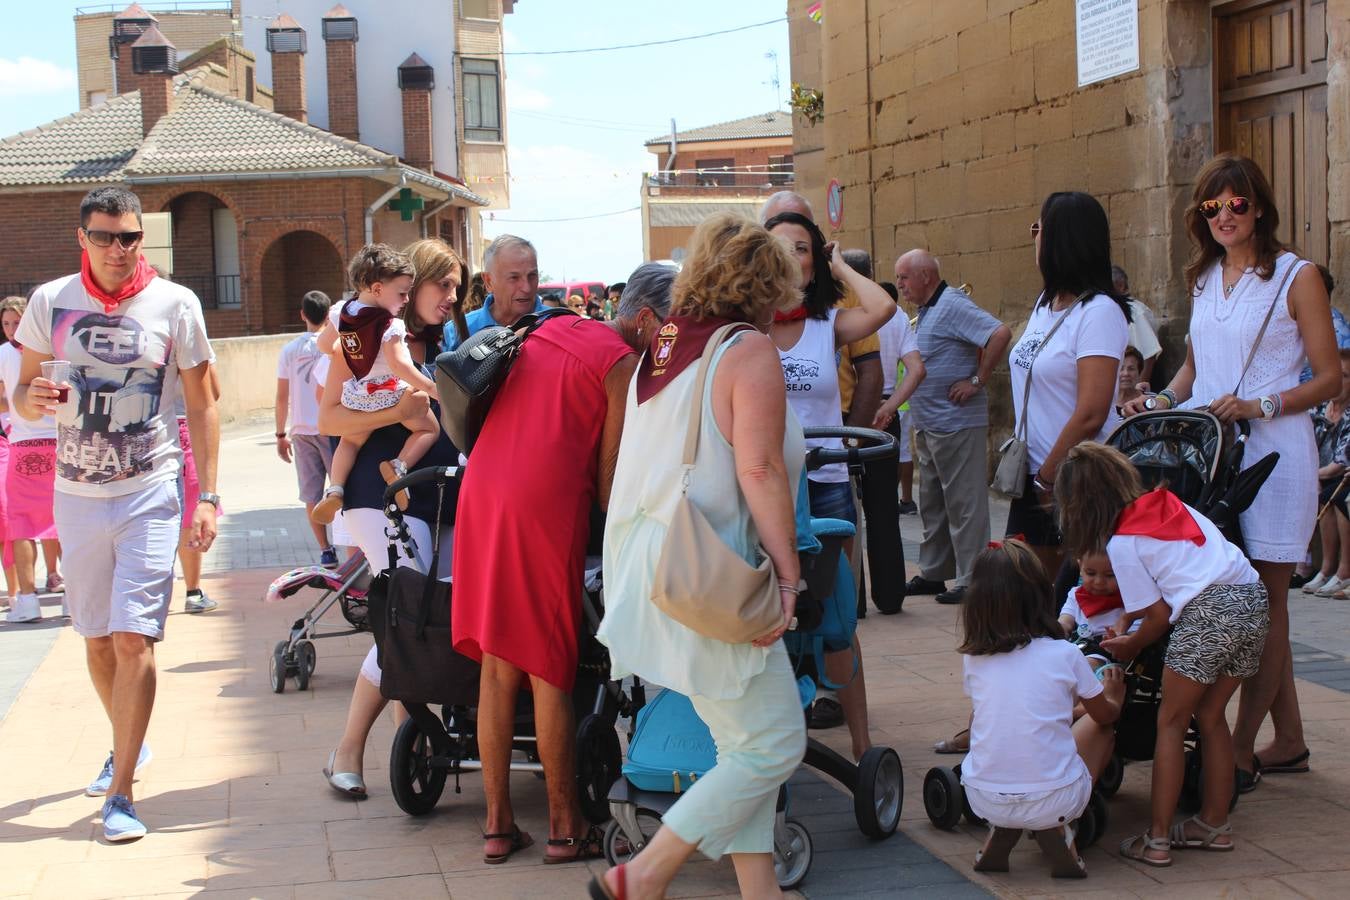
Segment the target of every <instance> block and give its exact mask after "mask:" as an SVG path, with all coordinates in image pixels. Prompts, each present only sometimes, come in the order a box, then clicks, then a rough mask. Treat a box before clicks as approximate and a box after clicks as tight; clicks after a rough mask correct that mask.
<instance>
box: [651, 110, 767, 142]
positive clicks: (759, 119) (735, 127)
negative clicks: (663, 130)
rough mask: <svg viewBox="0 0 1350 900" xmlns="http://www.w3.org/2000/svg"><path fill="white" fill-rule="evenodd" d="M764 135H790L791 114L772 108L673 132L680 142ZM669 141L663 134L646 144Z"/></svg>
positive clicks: (727, 139) (735, 138) (762, 136)
mask: <svg viewBox="0 0 1350 900" xmlns="http://www.w3.org/2000/svg"><path fill="white" fill-rule="evenodd" d="M765 137H792V116H790V115H788V114H787V113H785V112H779V111H778V110H774V111H773V112H769V113H760V114H759V115H757V116H746V117H745V118H744V119H732V120H731V121H730V122H718V123H717V124H716V125H704V126H702V127H701V128H691V129H689V130H688V131H677V132H675V140H676V142H677V143H682V144H687V143H695V142H698V141H734V140H741V139H745V138H765ZM669 142H670V135H668V134H663V135H660V136H659V137H654V138H652V139H651V140H649V141H647V143H646V146H648V147H650V146H652V145H653V144H665V143H669Z"/></svg>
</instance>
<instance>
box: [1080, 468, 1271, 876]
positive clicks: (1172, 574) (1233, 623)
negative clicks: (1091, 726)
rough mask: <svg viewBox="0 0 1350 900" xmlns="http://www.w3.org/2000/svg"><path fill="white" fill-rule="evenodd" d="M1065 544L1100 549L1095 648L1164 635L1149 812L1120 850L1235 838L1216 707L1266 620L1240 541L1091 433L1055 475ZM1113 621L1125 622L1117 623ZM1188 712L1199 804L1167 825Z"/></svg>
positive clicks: (1225, 742) (1220, 843)
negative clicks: (1106, 585)
mask: <svg viewBox="0 0 1350 900" xmlns="http://www.w3.org/2000/svg"><path fill="white" fill-rule="evenodd" d="M1055 500H1056V503H1057V504H1058V508H1059V520H1060V527H1061V529H1062V531H1063V533H1064V545H1065V548H1066V549H1068V550H1069V551H1070V552H1072V553H1074V554H1076V555H1077V556H1079V557H1080V558H1082V557H1085V556H1087V555H1089V554H1094V553H1095V554H1100V553H1102V552H1103V551H1105V553H1106V555H1107V557H1108V558H1109V561H1110V563H1111V569H1112V572H1113V574H1114V575H1115V576H1116V580H1117V583H1118V585H1119V588H1120V594H1121V602H1122V605H1123V607H1124V615H1123V616H1122V617H1121V626H1125V627H1127V626H1128V625H1130V624H1133V623H1135V622H1138V623H1139V627H1138V629H1137V630H1136V631H1134V632H1132V633H1126V634H1118V635H1117V636H1114V637H1107V638H1106V639H1105V640H1103V641H1102V642H1101V644H1102V647H1103V649H1105V650H1106V651H1107V652H1108V653H1110V654H1111V655H1112V656H1113V657H1114V658H1116V659H1119V660H1133V659H1134V658H1135V657H1137V656H1138V655H1139V654H1140V653H1141V652H1142V651H1143V650H1144V649H1145V648H1147V647H1149V646H1150V645H1152V644H1154V643H1156V642H1158V641H1160V640H1162V639H1163V638H1164V637H1167V635H1168V631H1169V628H1170V629H1171V636H1170V639H1169V641H1168V646H1167V651H1166V657H1165V663H1166V664H1165V668H1164V669H1163V676H1162V701H1161V704H1160V705H1159V707H1158V715H1157V739H1156V744H1155V747H1154V753H1153V787H1152V801H1151V803H1152V823H1151V826H1150V828H1149V829H1148V830H1146V831H1145V832H1143V833H1142V834H1140V835H1137V836H1135V837H1132V838H1130V839H1128V840H1126V841H1125V842H1124V843H1123V844H1122V845H1121V848H1120V850H1121V854H1122V855H1123V856H1125V857H1126V858H1129V859H1133V860H1137V861H1138V862H1141V863H1144V864H1145V865H1149V866H1155V867H1162V866H1170V865H1171V864H1172V856H1171V851H1172V849H1174V848H1176V849H1181V848H1191V849H1201V850H1214V851H1231V850H1232V849H1233V840H1232V836H1231V835H1232V826H1231V825H1230V824H1229V823H1228V810H1229V802H1230V799H1231V797H1232V791H1233V778H1234V774H1233V773H1234V765H1233V742H1232V735H1231V733H1230V731H1229V729H1228V721H1227V718H1226V708H1227V704H1228V701H1229V699H1230V698H1231V697H1232V696H1233V693H1234V691H1236V690H1237V687H1238V685H1239V684H1240V683H1241V681H1242V679H1244V678H1246V677H1249V676H1250V675H1252V674H1254V673H1255V671H1256V669H1257V666H1258V664H1259V662H1260V657H1261V648H1262V645H1263V644H1264V642H1265V637H1266V632H1267V630H1268V628H1269V611H1268V608H1267V600H1266V593H1265V589H1264V588H1263V587H1262V585H1261V583H1260V580H1259V578H1258V577H1257V574H1256V570H1255V569H1253V568H1252V566H1251V564H1250V563H1248V562H1247V560H1246V558H1245V557H1244V556H1243V555H1242V552H1241V551H1240V550H1239V549H1238V548H1237V547H1236V546H1234V545H1233V544H1231V543H1230V542H1229V541H1227V540H1226V539H1225V538H1224V536H1223V534H1222V533H1221V532H1220V531H1219V529H1218V528H1217V527H1216V526H1215V525H1214V524H1213V523H1212V522H1210V520H1209V519H1207V518H1206V517H1205V516H1204V515H1202V514H1200V513H1199V512H1197V511H1195V510H1194V509H1192V508H1191V507H1189V506H1187V505H1186V504H1184V503H1182V502H1181V501H1180V500H1179V499H1177V497H1176V496H1175V495H1174V494H1172V493H1170V492H1169V491H1167V489H1166V488H1165V487H1160V488H1158V489H1156V490H1153V491H1149V492H1147V493H1145V491H1144V488H1143V485H1142V483H1141V482H1140V478H1139V473H1138V472H1137V471H1136V469H1135V467H1134V466H1133V465H1132V464H1131V463H1130V460H1129V459H1128V458H1127V457H1126V456H1125V455H1124V454H1123V453H1121V452H1120V451H1119V450H1116V449H1115V448H1113V447H1108V446H1105V445H1102V444H1096V443H1090V442H1087V443H1083V444H1079V445H1078V446H1077V447H1075V448H1074V449H1072V450H1070V451H1069V453H1068V455H1067V456H1066V458H1065V461H1064V463H1063V464H1062V465H1061V467H1060V470H1059V473H1058V477H1057V478H1056V480H1055ZM1116 630H1117V632H1120V631H1123V630H1124V627H1117V629H1116ZM1192 718H1194V720H1195V722H1196V727H1197V729H1198V731H1199V735H1200V738H1201V742H1200V748H1201V755H1202V759H1203V782H1202V788H1201V797H1202V805H1201V810H1200V814H1199V815H1197V816H1195V817H1192V818H1191V819H1188V820H1186V821H1185V822H1182V823H1180V824H1177V825H1173V824H1172V815H1173V812H1174V811H1175V810H1176V807H1177V799H1178V797H1179V795H1180V793H1181V789H1182V782H1183V777H1184V756H1183V754H1184V742H1185V739H1186V734H1187V730H1188V729H1189V727H1190V724H1191V721H1192Z"/></svg>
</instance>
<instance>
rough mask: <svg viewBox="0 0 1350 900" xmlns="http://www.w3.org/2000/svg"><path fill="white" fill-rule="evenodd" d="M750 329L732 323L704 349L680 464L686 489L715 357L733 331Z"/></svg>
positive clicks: (724, 327)
mask: <svg viewBox="0 0 1350 900" xmlns="http://www.w3.org/2000/svg"><path fill="white" fill-rule="evenodd" d="M745 327H748V326H746V324H745V323H744V322H730V323H728V324H726V325H723V326H722V327H721V328H719V329H717V330H716V331H714V332H713V335H712V337H710V338H708V343H707V344H706V345H705V346H704V348H703V356H702V357H701V358H700V359H699V362H698V372H697V373H696V374H695V375H694V394H693V397H694V401H693V403H691V404H690V406H689V428H688V430H686V431H685V433H684V455H683V457H682V458H681V460H680V462H681V464H682V465H683V466H684V488H683V490H685V491H688V490H689V473H690V472H691V471H693V468H694V459H695V458H696V457H697V456H698V432H699V428H700V427H701V426H702V424H703V389H704V387H705V385H706V384H707V383H708V369H709V368H711V367H712V359H713V355H714V353H715V352H716V350H717V348H718V346H719V345H720V344H721V343H722V341H724V340H726V338H727V336H728V335H730V334H731V333H732V332H733V331H739V330H740V329H742V328H745Z"/></svg>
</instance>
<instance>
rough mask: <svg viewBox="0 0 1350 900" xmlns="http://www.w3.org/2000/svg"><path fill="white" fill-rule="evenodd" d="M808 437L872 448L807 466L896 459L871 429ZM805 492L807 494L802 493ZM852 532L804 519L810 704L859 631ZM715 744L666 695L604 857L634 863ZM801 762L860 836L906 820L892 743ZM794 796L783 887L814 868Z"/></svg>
mask: <svg viewBox="0 0 1350 900" xmlns="http://www.w3.org/2000/svg"><path fill="white" fill-rule="evenodd" d="M806 434H807V436H808V437H841V438H845V439H856V440H858V441H861V442H864V443H865V446H862V447H852V448H845V449H843V450H826V449H813V450H811V451H810V452H809V453H808V454H807V468H808V469H814V468H818V467H819V466H822V465H825V464H826V463H833V462H847V463H850V464H857V463H860V462H869V461H872V460H877V459H885V458H890V459H894V458H895V456H896V441H895V438H893V437H891V436H890V435H888V434H886V433H884V432H880V431H874V430H872V429H865V428H834V429H824V428H811V429H807V430H806ZM803 490H805V488H804V487H803ZM853 534H854V527H853V525H851V524H850V523H848V522H844V521H840V520H837V519H810V520H809V524H807V523H805V522H802V521H801V520H800V519H799V525H798V536H797V540H798V549H799V551H800V554H801V560H802V576H803V578H805V580H806V582H807V588H806V590H805V591H803V592H802V594H801V595H800V597H799V598H798V604H797V612H798V616H797V618H798V628H797V631H795V632H789V633H788V634H787V635H786V636H785V637H784V641H785V644H786V647H787V650H788V655H789V657H790V658H791V660H792V662H793V667H794V670H795V671H796V672H797V674H798V676H799V678H798V687H799V688H800V691H801V698H802V705H803V708H805V707H808V706H810V704H811V701H812V700H813V699H814V698H815V690H816V679H817V678H822V677H823V674H824V665H823V659H824V652H825V650H826V648H827V647H830V648H833V646H836V645H845V646H847V645H849V644H851V642H852V638H853V630H854V628H855V627H856V625H857V601H856V598H855V593H854V582H853V573H852V571H851V569H850V567H849V565H848V561H847V559H845V558H844V556H843V544H844V541H846V540H847V539H848V538H849V537H852V536H853ZM716 758H717V748H716V746H715V744H714V743H713V740H712V737H711V735H710V734H709V732H708V729H707V726H706V725H704V724H703V722H702V721H701V720H699V718H698V716H697V715H696V714H695V713H694V710H693V707H692V704H690V703H689V700H688V699H687V698H685V697H683V696H682V695H679V694H676V693H674V692H672V691H663V692H662V693H661V694H659V695H657V697H656V698H654V699H653V700H652V702H651V704H650V705H649V706H648V707H646V708H645V709H644V710H643V711H642V712H641V713H639V715H638V720H637V728H636V731H635V732H634V734H633V736H632V739H631V740H630V742H629V746H628V762H627V763H625V765H624V767H623V774H624V778H622V779H620V780H619V781H618V782H616V783H615V785H614V787H613V789H612V790H611V791H610V794H609V806H610V810H611V811H612V812H613V814H614V821H613V822H612V823H611V824H610V825H609V827H608V829H607V830H606V832H605V845H604V846H605V856H606V858H607V859H608V861H609V863H610V864H611V865H618V864H619V863H621V862H624V861H625V860H627V859H629V858H631V857H632V856H633V855H635V854H637V853H638V852H639V851H641V850H642V849H643V847H645V846H646V844H647V842H648V841H649V840H651V838H652V837H653V835H655V833H656V831H657V829H658V828H659V827H660V824H661V817H662V815H664V814H665V813H666V812H667V811H668V810H669V809H670V807H671V806H673V805H674V803H675V801H676V800H677V799H678V798H679V794H680V792H681V790H682V789H683V788H684V787H687V786H688V785H689V784H692V783H693V782H694V781H695V780H697V778H698V777H700V776H701V775H702V774H703V773H704V772H706V771H707V770H708V769H710V768H712V767H713V765H714V764H715V763H716ZM803 762H804V763H805V764H806V765H807V766H810V767H811V768H813V769H816V770H817V771H819V772H822V773H824V774H825V775H828V776H830V777H831V778H832V779H834V780H835V781H837V782H839V783H840V784H841V785H843V786H844V787H845V788H846V789H847V790H848V791H849V792H850V793H851V794H852V796H853V811H854V820H855V821H856V823H857V825H858V828H859V830H860V831H862V833H863V834H865V835H867V836H868V837H870V838H874V839H882V838H886V837H889V836H890V835H891V834H893V833H894V832H895V830H896V828H897V827H898V826H899V824H900V814H901V810H902V806H903V802H904V772H903V770H902V769H901V766H900V756H899V754H897V753H896V752H895V750H893V749H891V748H890V747H873V748H872V749H871V750H869V751H867V753H865V754H864V755H863V758H862V760H861V761H860V762H859V763H858V764H857V765H854V764H853V763H852V762H850V761H849V760H847V759H845V758H844V757H843V756H841V755H840V754H838V753H836V752H835V751H834V750H831V749H830V748H829V747H827V746H825V745H824V744H822V743H821V742H820V741H818V740H816V739H814V738H808V739H807V742H806V755H805V758H804V760H803ZM789 799H790V792H789V790H788V788H787V787H786V786H785V787H784V788H782V789H781V790H780V792H779V795H778V812H777V817H776V819H775V823H774V869H775V871H776V873H777V876H778V884H779V887H781V888H782V889H784V890H788V889H791V888H794V887H796V886H797V885H799V884H800V883H801V882H802V880H803V879H804V878H805V877H806V875H807V873H808V871H809V870H810V868H811V859H812V854H813V847H812V843H811V835H810V833H809V832H808V831H807V830H806V828H805V827H804V826H803V825H802V824H801V823H800V822H798V821H796V820H794V819H790V818H788V817H787V813H788V808H789Z"/></svg>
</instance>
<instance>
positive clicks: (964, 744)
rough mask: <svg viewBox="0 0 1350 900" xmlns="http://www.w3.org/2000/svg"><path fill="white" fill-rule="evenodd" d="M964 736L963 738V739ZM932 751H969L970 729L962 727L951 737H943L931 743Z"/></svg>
mask: <svg viewBox="0 0 1350 900" xmlns="http://www.w3.org/2000/svg"><path fill="white" fill-rule="evenodd" d="M963 736H964V739H963ZM933 752H934V753H969V752H970V729H969V728H962V729H961V730H960V731H958V732H957V733H956V734H954V735H952V737H951V739H950V740H948V739H947V738H943V739H942V740H940V741H938V742H937V743H936V744H934V745H933Z"/></svg>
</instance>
